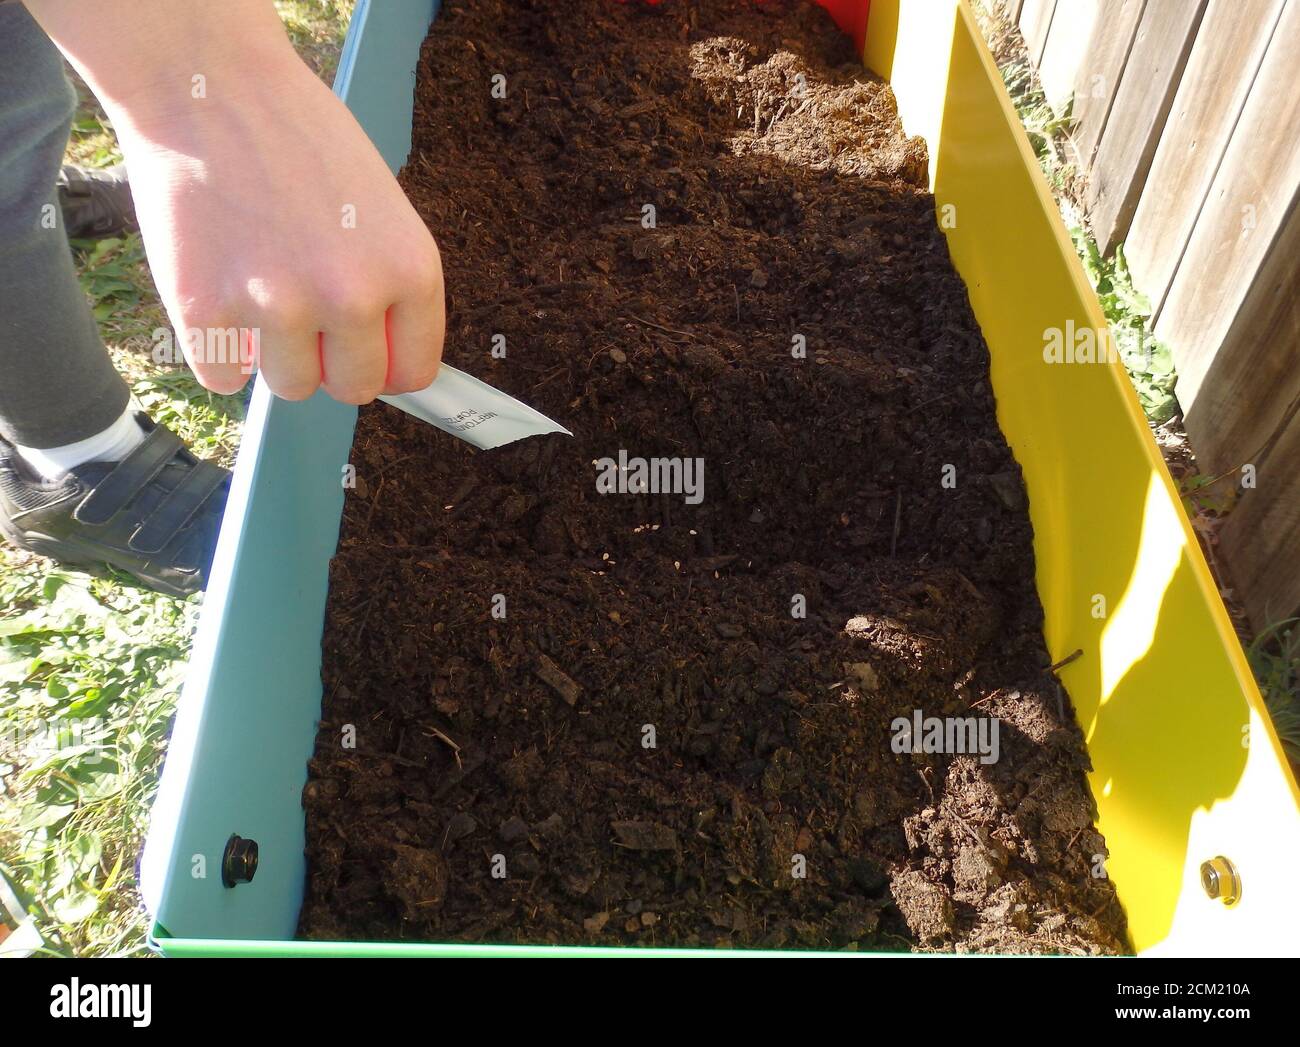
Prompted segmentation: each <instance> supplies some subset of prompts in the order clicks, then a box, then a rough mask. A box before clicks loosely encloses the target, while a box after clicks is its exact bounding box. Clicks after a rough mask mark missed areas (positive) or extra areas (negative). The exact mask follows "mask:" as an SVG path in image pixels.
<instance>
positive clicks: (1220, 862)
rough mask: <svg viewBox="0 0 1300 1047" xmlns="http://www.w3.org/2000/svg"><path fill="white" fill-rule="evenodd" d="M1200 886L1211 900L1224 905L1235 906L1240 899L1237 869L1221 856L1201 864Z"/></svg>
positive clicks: (1239, 878)
mask: <svg viewBox="0 0 1300 1047" xmlns="http://www.w3.org/2000/svg"><path fill="white" fill-rule="evenodd" d="M1201 886H1202V887H1204V888H1205V893H1206V894H1207V895H1209V896H1210V897H1211V898H1217V899H1218V900H1219V901H1221V902H1223V904H1224V905H1228V906H1232V905H1236V904H1237V902H1238V900H1239V899H1240V898H1241V877H1240V876H1238V875H1237V867H1236V866H1235V865H1233V864H1232V862H1230V861H1229V860H1228V859H1227V858H1225V857H1223V855H1219V856H1218V857H1217V858H1211V859H1210V860H1209V861H1208V862H1202V863H1201Z"/></svg>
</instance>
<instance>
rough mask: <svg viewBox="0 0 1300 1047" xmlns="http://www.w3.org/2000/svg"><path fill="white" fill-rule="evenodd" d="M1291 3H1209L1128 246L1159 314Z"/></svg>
mask: <svg viewBox="0 0 1300 1047" xmlns="http://www.w3.org/2000/svg"><path fill="white" fill-rule="evenodd" d="M1287 2H1288V0H1251V2H1250V3H1246V4H1243V3H1241V2H1240V0H1210V2H1209V6H1208V7H1207V8H1206V11H1205V18H1204V19H1203V21H1202V22H1201V27H1200V30H1199V31H1198V32H1197V35H1196V43H1195V45H1194V46H1193V47H1192V53H1191V55H1190V57H1189V58H1188V59H1187V68H1186V69H1185V70H1184V71H1183V77H1182V83H1181V85H1180V86H1179V88H1178V94H1177V95H1176V96H1175V98H1174V105H1173V109H1172V110H1171V111H1170V113H1169V119H1168V120H1167V121H1166V122H1165V129H1164V133H1163V134H1162V135H1161V136H1160V145H1159V147H1158V148H1157V150H1156V154H1155V159H1154V160H1153V161H1152V162H1151V171H1150V173H1149V174H1148V175H1147V179H1146V185H1145V186H1144V187H1143V189H1142V195H1141V198H1140V200H1139V202H1138V207H1137V211H1136V212H1135V214H1134V215H1133V224H1132V227H1131V228H1130V230H1129V234H1128V237H1127V238H1126V240H1125V244H1124V250H1125V254H1126V255H1127V257H1128V263H1129V268H1130V269H1131V270H1132V272H1133V281H1134V283H1135V284H1136V285H1137V287H1138V288H1139V289H1140V290H1141V291H1142V292H1143V294H1145V295H1146V296H1147V297H1148V298H1149V299H1150V300H1151V305H1152V309H1153V310H1154V313H1155V315H1156V316H1159V313H1160V307H1161V306H1162V305H1163V304H1164V300H1165V295H1166V293H1167V292H1168V290H1169V283H1170V281H1171V280H1172V279H1173V276H1174V271H1175V270H1176V269H1177V267H1178V259H1179V258H1181V257H1182V254H1183V249H1184V248H1185V247H1186V246H1187V241H1188V238H1189V237H1190V236H1191V233H1192V228H1193V226H1195V224H1196V219H1197V216H1198V215H1199V214H1200V213H1201V207H1202V205H1203V204H1204V202H1205V198H1206V194H1207V193H1208V192H1209V189H1210V184H1211V182H1212V181H1213V180H1214V175H1215V173H1216V172H1217V171H1218V169H1219V163H1220V161H1221V160H1222V159H1223V155H1224V153H1225V151H1226V150H1227V146H1228V140H1229V139H1230V138H1231V136H1232V130H1233V128H1234V127H1235V126H1236V123H1237V119H1238V117H1239V116H1240V115H1241V110H1242V106H1243V105H1245V102H1246V97H1247V95H1248V94H1249V93H1250V88H1251V84H1252V83H1254V79H1255V74H1256V72H1257V71H1258V69H1259V65H1260V62H1261V61H1262V60H1263V57H1264V52H1265V49H1266V48H1267V47H1268V42H1269V38H1270V37H1271V36H1272V33H1273V29H1274V27H1275V26H1276V25H1277V21H1278V17H1279V15H1280V14H1281V12H1282V8H1283V6H1284V5H1285V4H1286V3H1287ZM1297 2H1300V0H1297ZM1053 32H1055V30H1053ZM1049 49H1050V41H1049Z"/></svg>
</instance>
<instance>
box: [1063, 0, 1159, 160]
mask: <svg viewBox="0 0 1300 1047" xmlns="http://www.w3.org/2000/svg"><path fill="white" fill-rule="evenodd" d="M1145 8H1146V0H1101V6H1100V9H1099V11H1098V14H1097V21H1096V23H1095V25H1094V26H1093V31H1092V35H1091V36H1090V37H1089V38H1088V44H1087V47H1086V48H1085V50H1084V60H1083V62H1082V63H1081V64H1080V66H1079V72H1078V74H1077V76H1076V78H1075V82H1074V130H1073V131H1072V133H1071V137H1072V138H1073V139H1074V147H1075V149H1076V151H1077V152H1078V154H1079V159H1080V160H1081V161H1082V163H1083V165H1084V167H1085V168H1086V167H1087V166H1088V165H1089V164H1090V163H1091V162H1092V158H1093V156H1094V154H1095V153H1096V151H1097V143H1098V142H1099V141H1101V134H1102V131H1103V130H1104V129H1105V127H1106V120H1107V118H1108V117H1109V116H1110V110H1111V106H1112V105H1113V104H1114V101H1115V92H1116V91H1117V90H1118V89H1119V84H1120V80H1122V79H1123V75H1124V65H1125V63H1126V62H1127V61H1128V56H1129V52H1130V50H1132V47H1133V38H1134V37H1135V36H1136V35H1137V27H1138V22H1139V21H1140V20H1141V18H1142V12H1143V10H1145Z"/></svg>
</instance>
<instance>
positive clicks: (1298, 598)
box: [1003, 0, 1300, 629]
mask: <svg viewBox="0 0 1300 1047" xmlns="http://www.w3.org/2000/svg"><path fill="white" fill-rule="evenodd" d="M1003 7H1004V8H1005V9H1007V10H1008V11H1009V13H1010V14H1011V15H1012V16H1013V17H1014V18H1015V19H1016V21H1017V22H1018V24H1019V26H1020V31H1021V34H1022V35H1023V37H1024V40H1025V44H1026V47H1027V48H1028V50H1029V55H1030V58H1031V59H1032V60H1033V61H1034V63H1035V64H1036V66H1037V67H1038V71H1039V76H1040V78H1041V80H1042V84H1043V90H1044V93H1045V94H1046V95H1047V97H1048V100H1049V102H1050V103H1051V104H1052V106H1053V107H1054V108H1055V109H1056V110H1057V111H1058V112H1064V110H1065V108H1066V106H1067V105H1069V104H1070V103H1071V102H1072V103H1073V107H1072V116H1073V119H1074V121H1075V123H1074V127H1073V130H1072V138H1073V141H1074V145H1075V148H1076V150H1077V152H1078V160H1079V163H1080V166H1081V169H1082V170H1083V171H1085V172H1086V173H1087V176H1088V182H1087V184H1088V188H1087V190H1086V198H1085V200H1084V204H1085V206H1086V208H1087V211H1088V215H1089V221H1090V223H1091V225H1092V228H1093V232H1094V233H1095V234H1096V237H1097V241H1098V243H1099V244H1100V245H1101V246H1102V248H1103V250H1105V251H1107V252H1109V251H1112V250H1113V249H1114V248H1115V246H1116V245H1117V244H1119V243H1121V242H1122V243H1123V244H1124V251H1125V255H1126V257H1127V259H1128V262H1129V266H1130V268H1131V270H1132V273H1133V279H1134V283H1135V284H1136V286H1137V287H1138V289H1139V290H1141V291H1142V292H1143V293H1144V294H1145V295H1146V296H1147V297H1148V298H1149V299H1150V300H1151V304H1152V308H1153V310H1154V324H1155V334H1156V336H1157V337H1158V338H1159V339H1161V340H1162V341H1164V342H1165V343H1167V344H1168V345H1169V347H1170V349H1171V350H1172V352H1173V356H1174V362H1175V364H1176V366H1177V368H1178V375H1179V379H1178V389H1177V393H1178V399H1179V403H1180V404H1181V405H1182V408H1183V410H1184V412H1185V416H1186V424H1187V432H1188V437H1189V439H1190V441H1191V444H1192V448H1193V450H1194V451H1195V452H1196V455H1197V458H1198V459H1199V461H1200V464H1201V468H1202V471H1203V472H1205V473H1207V474H1210V475H1216V476H1217V475H1220V474H1224V473H1231V474H1233V475H1231V476H1228V477H1225V478H1224V479H1223V480H1222V481H1220V482H1221V483H1225V484H1227V483H1237V484H1238V485H1239V486H1240V487H1241V490H1240V497H1239V500H1238V503H1237V507H1236V508H1235V509H1234V510H1233V512H1232V513H1231V514H1230V516H1229V517H1228V519H1227V521H1226V522H1225V524H1224V526H1223V528H1222V530H1221V532H1220V535H1219V548H1220V552H1221V553H1222V556H1223V558H1224V560H1225V561H1226V562H1227V565H1228V568H1229V573H1230V574H1231V578H1232V581H1233V582H1234V584H1235V585H1236V587H1237V595H1238V596H1239V597H1240V598H1241V600H1242V601H1243V603H1244V604H1245V606H1246V610H1247V613H1248V614H1249V616H1250V618H1251V622H1252V624H1253V625H1254V626H1255V627H1256V628H1257V629H1260V628H1264V627H1265V626H1266V625H1268V624H1270V623H1272V622H1275V621H1277V620H1278V619H1280V618H1284V617H1287V616H1289V615H1291V614H1293V613H1295V612H1297V610H1300V207H1298V206H1297V201H1298V200H1300V75H1297V73H1296V68H1295V67H1296V64H1297V63H1298V62H1300V0H1004V2H1003ZM1252 484H1253V486H1252Z"/></svg>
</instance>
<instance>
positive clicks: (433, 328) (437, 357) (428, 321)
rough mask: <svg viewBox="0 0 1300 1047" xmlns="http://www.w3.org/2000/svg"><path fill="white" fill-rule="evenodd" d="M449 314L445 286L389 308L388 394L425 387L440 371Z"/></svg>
mask: <svg viewBox="0 0 1300 1047" xmlns="http://www.w3.org/2000/svg"><path fill="white" fill-rule="evenodd" d="M446 328H447V317H446V312H445V306H444V304H443V297H442V285H441V284H439V285H438V286H437V288H436V289H435V291H430V292H429V293H426V294H424V295H421V296H419V297H416V298H409V299H406V300H405V301H401V302H398V303H397V304H396V305H394V306H393V307H392V308H391V309H389V310H388V380H387V381H386V382H385V383H384V392H385V393H413V392H416V391H418V390H420V389H424V388H425V387H426V386H428V385H429V383H430V382H432V381H433V379H434V377H435V376H436V375H437V373H438V364H439V362H440V361H441V360H442V341H443V337H444V334H445V332H446Z"/></svg>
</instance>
